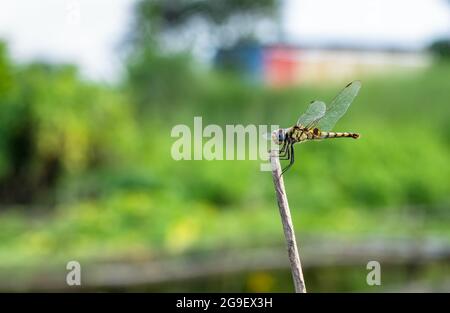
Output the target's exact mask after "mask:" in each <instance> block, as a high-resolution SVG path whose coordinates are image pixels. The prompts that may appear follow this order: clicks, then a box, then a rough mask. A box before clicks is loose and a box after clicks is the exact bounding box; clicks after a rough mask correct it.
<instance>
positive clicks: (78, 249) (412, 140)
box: [0, 46, 450, 269]
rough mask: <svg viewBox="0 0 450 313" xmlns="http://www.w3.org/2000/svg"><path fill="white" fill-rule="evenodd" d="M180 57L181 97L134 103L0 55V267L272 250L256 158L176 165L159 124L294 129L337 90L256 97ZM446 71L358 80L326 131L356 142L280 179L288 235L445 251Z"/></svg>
mask: <svg viewBox="0 0 450 313" xmlns="http://www.w3.org/2000/svg"><path fill="white" fill-rule="evenodd" d="M186 60H189V59H188V58H185V60H184V61H183V59H182V58H181V59H180V58H175V59H171V58H169V57H168V58H167V59H166V60H165V62H166V63H164V64H167V65H172V66H173V68H174V69H175V68H176V69H179V68H180V67H178V66H175V65H176V64H180V65H182V66H185V70H181V71H180V72H179V75H180V77H178V78H177V80H178V81H175V86H178V85H183V86H184V87H183V88H184V89H180V90H181V91H182V92H181V91H180V92H177V90H172V91H171V95H172V96H171V97H168V96H167V97H166V96H165V95H164V93H161V94H160V95H162V96H158V94H155V93H153V94H152V96H154V97H145V95H144V96H143V94H142V93H140V90H142V89H140V88H144V86H145V84H144V83H143V85H142V86H141V87H140V86H138V85H135V84H134V85H132V84H130V83H129V84H125V85H124V86H123V87H120V88H119V87H110V86H104V85H100V84H97V83H93V82H88V81H84V80H83V79H81V78H80V76H79V75H78V74H77V71H76V69H75V68H74V67H73V66H62V65H48V64H37V63H34V64H25V65H24V64H21V65H18V64H13V63H12V62H11V61H10V59H9V57H8V54H7V52H6V48H5V47H4V46H2V48H1V49H0V78H1V79H0V95H1V96H0V110H1V114H0V119H1V122H0V193H1V195H2V198H1V199H2V208H1V212H0V229H1V232H0V267H1V268H3V269H7V268H9V267H12V266H16V267H21V268H22V267H34V266H38V265H39V264H42V263H44V262H45V263H47V264H48V262H49V260H50V262H55V263H58V262H66V261H67V260H68V259H78V260H94V259H98V258H100V257H101V258H102V259H104V258H109V257H111V258H114V257H121V256H127V257H133V256H149V257H151V256H154V255H158V254H160V253H169V254H179V253H185V252H188V251H197V250H204V249H213V248H217V247H249V246H264V245H268V244H273V243H275V244H276V243H280V244H283V243H282V237H281V226H280V223H279V216H278V212H277V209H276V205H275V199H274V192H273V187H272V181H271V177H270V174H269V173H267V172H261V171H259V165H260V162H258V161H174V160H172V159H171V156H170V148H171V144H172V143H173V142H174V141H175V139H174V138H171V137H170V130H171V128H172V127H173V126H174V125H175V124H180V123H185V124H188V125H192V123H193V117H194V116H196V115H201V116H202V117H203V122H204V124H212V123H215V124H219V125H224V124H225V123H228V124H229V123H233V124H238V123H242V124H244V125H245V124H250V123H251V124H280V125H282V126H289V125H291V124H292V123H293V122H295V121H296V119H297V117H298V115H299V114H300V113H301V112H302V111H303V110H304V109H305V108H306V105H307V104H308V103H309V101H310V100H312V99H315V98H319V99H322V100H324V101H326V102H329V101H330V100H331V98H332V97H333V96H334V94H336V93H337V92H338V91H339V90H340V88H341V87H342V85H341V84H334V85H324V86H311V87H301V88H292V89H287V90H266V89H264V88H262V87H261V86H253V85H249V84H248V83H246V82H243V81H240V80H239V79H237V78H235V77H230V76H225V75H221V74H218V73H210V72H206V71H201V70H197V71H193V70H192V67H193V66H194V65H195V64H193V63H188V62H186ZM177 62H178V63H177ZM189 62H190V61H189ZM155 64H161V63H158V62H156V63H155ZM164 68H165V69H167V68H168V67H164ZM169 70H170V67H169ZM131 73H132V74H133V72H131ZM134 73H136V72H134ZM168 73H169V74H167V75H166V76H164V75H163V77H170V75H173V71H170V72H168ZM449 73H450V66H449V65H448V64H438V65H436V66H433V67H432V68H430V69H427V70H425V71H422V72H417V73H412V74H411V73H409V74H408V75H402V74H397V75H395V76H392V77H389V78H387V77H384V78H372V79H364V78H362V80H363V88H362V91H361V93H360V95H359V96H358V97H357V99H356V101H355V103H354V104H353V105H352V106H351V108H350V110H349V112H348V113H347V115H346V116H345V117H344V118H343V119H342V121H341V122H340V123H339V124H338V125H337V127H336V129H337V130H345V131H357V132H359V133H361V135H362V137H361V139H360V140H359V141H354V140H336V141H331V140H330V141H324V142H320V143H306V144H302V145H300V146H298V147H297V148H296V154H297V156H296V159H297V160H298V161H297V162H296V164H295V166H294V167H293V168H292V170H290V171H289V172H288V173H287V174H286V177H285V182H286V186H287V189H288V193H289V200H290V204H291V207H292V211H293V214H294V221H295V222H296V224H297V225H296V228H297V230H298V232H299V233H301V234H304V235H306V234H311V235H320V236H327V235H329V236H336V235H338V236H345V237H349V238H362V237H367V236H414V237H415V238H420V237H425V236H439V237H441V238H443V239H445V240H449V241H450V232H449V229H448V220H449V213H448V212H449V211H448V208H449V204H450V202H449V200H450V199H449V194H450V182H449V179H448V178H449V177H450V167H449V166H448V164H450V157H449V156H450V154H449V148H450V147H449V142H450V131H449V130H450V129H449V127H448V120H449V117H450V107H449V106H448V101H449V99H450V80H449V79H448V77H449ZM130 81H133V80H130ZM143 81H145V79H143V80H141V82H143ZM163 85H164V84H161V86H163ZM158 86H159V85H158ZM144 103H145V104H146V107H145V108H144V107H143V104H144ZM143 108H144V109H143ZM236 178H238V179H236Z"/></svg>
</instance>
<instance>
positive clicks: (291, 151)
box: [280, 145, 294, 176]
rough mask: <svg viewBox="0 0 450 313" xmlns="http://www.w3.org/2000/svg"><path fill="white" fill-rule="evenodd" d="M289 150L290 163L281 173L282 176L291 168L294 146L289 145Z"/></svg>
mask: <svg viewBox="0 0 450 313" xmlns="http://www.w3.org/2000/svg"><path fill="white" fill-rule="evenodd" d="M289 149H290V161H289V164H288V166H286V167H285V168H284V169H283V171H282V172H281V175H283V174H284V173H285V172H286V171H287V170H288V169H289V168H290V167H291V166H292V164H294V145H290V146H289ZM281 175H280V176H281Z"/></svg>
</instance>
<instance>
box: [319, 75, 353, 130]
mask: <svg viewBox="0 0 450 313" xmlns="http://www.w3.org/2000/svg"><path fill="white" fill-rule="evenodd" d="M360 88H361V82H360V81H354V82H352V83H350V84H348V85H347V86H346V87H345V88H344V89H343V90H342V91H341V92H340V93H339V94H338V95H337V96H336V98H334V99H333V101H332V102H331V104H330V105H329V106H328V109H327V111H326V112H325V116H324V117H323V118H322V119H321V120H320V121H319V123H318V124H317V127H318V128H319V129H320V130H322V131H330V130H331V129H332V128H333V127H334V125H335V124H336V123H337V121H338V120H339V119H340V118H341V117H342V116H343V115H344V114H345V112H346V111H347V109H348V107H349V106H350V104H351V103H352V101H353V99H355V97H356V95H357V94H358V92H359V89H360Z"/></svg>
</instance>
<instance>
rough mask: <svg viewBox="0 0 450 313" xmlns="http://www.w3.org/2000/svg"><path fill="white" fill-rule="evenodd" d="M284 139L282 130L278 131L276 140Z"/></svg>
mask: <svg viewBox="0 0 450 313" xmlns="http://www.w3.org/2000/svg"><path fill="white" fill-rule="evenodd" d="M283 140H284V134H283V132H281V131H280V132H279V133H278V141H283Z"/></svg>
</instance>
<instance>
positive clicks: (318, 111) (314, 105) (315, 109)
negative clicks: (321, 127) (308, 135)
mask: <svg viewBox="0 0 450 313" xmlns="http://www.w3.org/2000/svg"><path fill="white" fill-rule="evenodd" d="M326 108H327V107H326V105H325V103H323V102H322V101H313V102H311V104H310V105H309V107H308V109H307V110H306V112H305V113H303V114H302V115H301V116H300V118H299V119H298V121H297V125H303V126H306V125H310V124H311V123H312V122H314V121H316V120H318V119H320V118H321V117H322V116H323V115H324V114H325V112H326Z"/></svg>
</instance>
